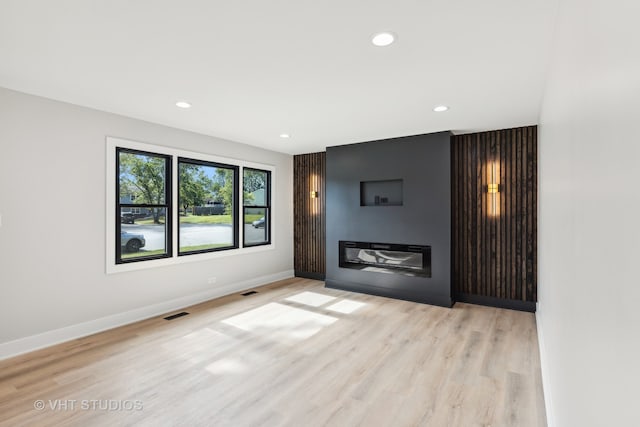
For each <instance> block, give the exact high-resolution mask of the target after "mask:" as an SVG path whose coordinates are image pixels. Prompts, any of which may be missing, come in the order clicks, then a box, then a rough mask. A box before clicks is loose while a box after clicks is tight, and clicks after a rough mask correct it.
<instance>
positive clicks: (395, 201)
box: [360, 179, 402, 206]
mask: <svg viewBox="0 0 640 427" xmlns="http://www.w3.org/2000/svg"><path fill="white" fill-rule="evenodd" d="M360 206H402V180H401V179H391V180H384V181H361V182H360Z"/></svg>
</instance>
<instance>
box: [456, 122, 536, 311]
mask: <svg viewBox="0 0 640 427" xmlns="http://www.w3.org/2000/svg"><path fill="white" fill-rule="evenodd" d="M451 150H452V156H451V158H452V175H453V176H452V180H451V182H452V195H453V197H452V199H451V200H452V204H453V206H452V232H451V236H452V254H453V255H452V256H453V259H452V266H453V268H452V270H453V271H452V280H453V284H454V290H455V292H456V294H458V295H459V294H465V295H476V296H481V297H490V298H500V299H505V300H516V301H526V302H535V301H536V300H537V179H538V178H537V127H536V126H527V127H522V128H514V129H504V130H497V131H490V132H480V133H474V134H467V135H455V136H453V137H452V138H451ZM493 162H495V163H496V166H497V169H496V172H498V177H499V178H498V179H499V181H498V183H499V184H500V192H499V193H498V195H497V200H496V203H497V206H498V207H499V208H498V209H499V215H497V216H492V215H490V211H491V209H492V207H493V203H492V201H491V198H490V197H491V196H490V195H489V194H488V193H487V190H486V189H487V184H488V183H489V181H488V180H489V178H490V168H491V164H492V163H493Z"/></svg>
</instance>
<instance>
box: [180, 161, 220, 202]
mask: <svg viewBox="0 0 640 427" xmlns="http://www.w3.org/2000/svg"><path fill="white" fill-rule="evenodd" d="M179 172H180V204H181V205H182V207H183V208H184V211H185V214H186V213H187V208H188V207H189V206H192V207H196V206H202V205H204V204H205V203H206V201H207V200H208V199H209V198H212V197H213V193H214V182H213V180H211V179H210V178H209V177H208V176H207V175H206V174H205V172H204V171H203V170H202V166H200V165H194V164H190V163H180V170H179Z"/></svg>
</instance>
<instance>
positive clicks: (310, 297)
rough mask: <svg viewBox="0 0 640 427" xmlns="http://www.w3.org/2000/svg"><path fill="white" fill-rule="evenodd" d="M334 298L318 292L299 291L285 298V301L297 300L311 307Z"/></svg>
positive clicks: (318, 305)
mask: <svg viewBox="0 0 640 427" xmlns="http://www.w3.org/2000/svg"><path fill="white" fill-rule="evenodd" d="M334 299H336V298H335V297H330V296H329V295H323V294H319V293H317V292H300V293H299V294H295V295H292V296H290V297H288V298H285V301H292V302H297V303H299V304H304V305H309V306H311V307H320V306H321V305H325V304H326V303H328V302H330V301H333V300H334Z"/></svg>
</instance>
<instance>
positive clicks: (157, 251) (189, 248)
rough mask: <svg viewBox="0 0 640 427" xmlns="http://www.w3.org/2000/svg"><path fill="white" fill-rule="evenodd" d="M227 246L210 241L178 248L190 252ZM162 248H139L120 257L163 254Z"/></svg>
mask: <svg viewBox="0 0 640 427" xmlns="http://www.w3.org/2000/svg"><path fill="white" fill-rule="evenodd" d="M226 246H229V244H228V243H212V244H210V245H195V246H183V247H181V248H180V252H191V251H204V250H207V249H215V248H222V247H226ZM164 253H165V251H164V249H155V250H152V251H146V250H144V249H140V251H138V252H133V253H123V254H122V259H131V258H141V257H148V256H153V255H162V254H164Z"/></svg>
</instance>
